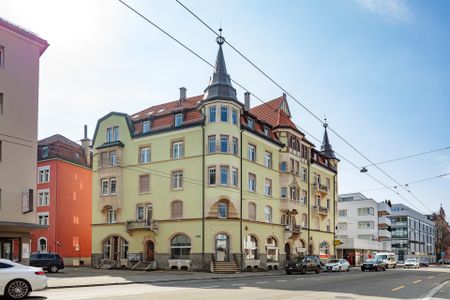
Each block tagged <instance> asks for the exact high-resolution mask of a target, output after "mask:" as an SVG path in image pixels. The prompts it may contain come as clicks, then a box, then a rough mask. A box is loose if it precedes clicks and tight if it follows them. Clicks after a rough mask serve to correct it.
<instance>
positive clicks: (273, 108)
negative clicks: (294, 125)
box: [250, 96, 286, 127]
mask: <svg viewBox="0 0 450 300" xmlns="http://www.w3.org/2000/svg"><path fill="white" fill-rule="evenodd" d="M285 99H286V98H285V97H284V96H281V97H278V98H276V99H273V100H271V101H268V102H266V103H263V104H261V105H258V106H256V107H253V108H252V109H250V113H252V114H253V115H255V116H256V117H258V119H261V120H263V121H265V122H267V123H268V124H270V125H271V126H272V127H276V126H277V125H279V113H278V112H279V111H281V109H280V107H281V105H282V103H283V101H285Z"/></svg>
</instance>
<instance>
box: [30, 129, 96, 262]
mask: <svg viewBox="0 0 450 300" xmlns="http://www.w3.org/2000/svg"><path fill="white" fill-rule="evenodd" d="M89 144H90V140H88V139H87V138H86V136H85V138H84V139H83V140H82V145H79V144H77V143H75V142H73V141H71V140H69V139H67V138H65V137H64V136H62V135H59V134H56V135H53V136H51V137H48V138H46V139H43V140H40V141H39V143H38V153H37V154H38V155H37V157H38V165H37V173H38V183H37V193H36V198H37V201H36V212H37V223H38V224H40V225H45V226H48V228H47V229H40V230H34V231H33V232H32V243H31V249H32V251H33V252H57V253H59V254H60V255H61V256H62V257H63V259H64V262H65V264H66V265H80V264H82V265H88V264H90V260H91V241H92V240H91V234H92V231H91V223H92V210H91V209H87V208H90V207H92V169H91V151H90V148H89Z"/></svg>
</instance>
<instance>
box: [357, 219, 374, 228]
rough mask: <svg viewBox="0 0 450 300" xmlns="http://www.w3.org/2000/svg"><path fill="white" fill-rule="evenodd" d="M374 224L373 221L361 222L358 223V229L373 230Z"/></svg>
mask: <svg viewBox="0 0 450 300" xmlns="http://www.w3.org/2000/svg"><path fill="white" fill-rule="evenodd" d="M372 228H373V222H372V221H360V222H358V229H372Z"/></svg>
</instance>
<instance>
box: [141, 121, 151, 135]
mask: <svg viewBox="0 0 450 300" xmlns="http://www.w3.org/2000/svg"><path fill="white" fill-rule="evenodd" d="M148 132H150V121H144V122H142V133H148Z"/></svg>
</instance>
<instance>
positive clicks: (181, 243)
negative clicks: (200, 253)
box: [170, 234, 191, 259]
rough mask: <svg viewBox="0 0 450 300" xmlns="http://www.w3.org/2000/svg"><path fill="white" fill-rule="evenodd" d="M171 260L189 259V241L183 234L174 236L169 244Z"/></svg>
mask: <svg viewBox="0 0 450 300" xmlns="http://www.w3.org/2000/svg"><path fill="white" fill-rule="evenodd" d="M170 248H171V257H172V259H189V258H190V257H189V254H190V252H191V239H190V238H189V237H188V236H187V235H185V234H179V235H176V236H175V237H174V238H172V241H171V242H170Z"/></svg>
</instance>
